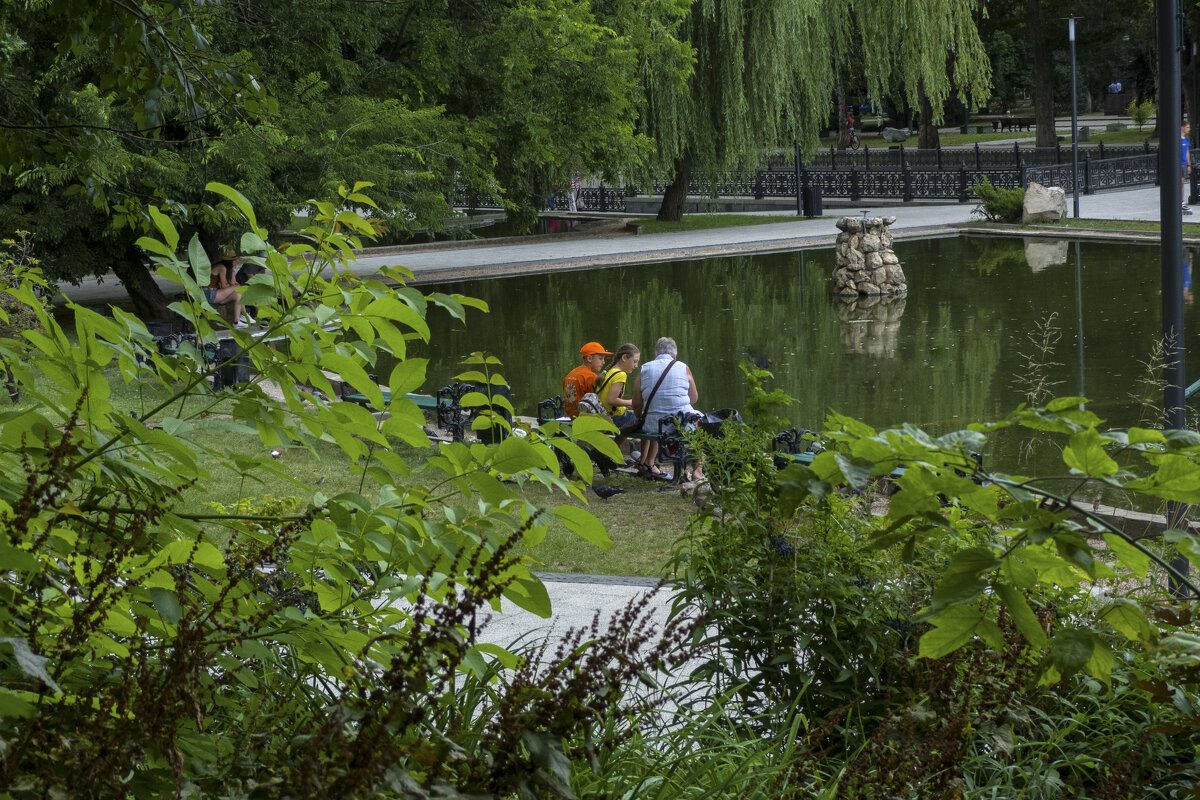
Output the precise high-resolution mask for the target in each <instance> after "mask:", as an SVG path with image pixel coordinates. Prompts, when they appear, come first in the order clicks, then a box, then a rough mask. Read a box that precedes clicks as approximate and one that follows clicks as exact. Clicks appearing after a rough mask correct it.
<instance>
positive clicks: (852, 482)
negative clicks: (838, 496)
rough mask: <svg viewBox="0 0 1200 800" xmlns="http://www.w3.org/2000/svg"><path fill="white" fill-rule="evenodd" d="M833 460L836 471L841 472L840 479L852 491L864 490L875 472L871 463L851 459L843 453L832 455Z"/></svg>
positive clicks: (859, 459)
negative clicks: (843, 480) (842, 478)
mask: <svg viewBox="0 0 1200 800" xmlns="http://www.w3.org/2000/svg"><path fill="white" fill-rule="evenodd" d="M834 459H835V460H836V461H837V465H838V469H840V470H841V471H842V477H844V478H845V479H846V483H847V485H849V486H851V487H852V488H854V489H864V488H866V485H867V481H869V480H871V476H872V475H873V474H874V472H875V464H874V463H873V462H871V461H866V460H864V459H861V458H851V457H850V456H848V455H846V454H844V453H836V454H834Z"/></svg>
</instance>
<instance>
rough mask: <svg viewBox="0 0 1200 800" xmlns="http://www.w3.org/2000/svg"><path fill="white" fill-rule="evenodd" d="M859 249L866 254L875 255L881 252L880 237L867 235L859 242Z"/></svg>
mask: <svg viewBox="0 0 1200 800" xmlns="http://www.w3.org/2000/svg"><path fill="white" fill-rule="evenodd" d="M858 249H859V250H862V251H863V252H864V253H874V252H877V251H878V250H879V237H878V236H875V235H874V234H870V233H868V234H866V235H864V236H863V237H862V238H860V239H859V240H858Z"/></svg>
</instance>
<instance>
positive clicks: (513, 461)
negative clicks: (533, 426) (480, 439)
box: [491, 436, 547, 475]
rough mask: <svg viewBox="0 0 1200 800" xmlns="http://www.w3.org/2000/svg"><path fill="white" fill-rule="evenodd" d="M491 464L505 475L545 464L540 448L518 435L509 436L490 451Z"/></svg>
mask: <svg viewBox="0 0 1200 800" xmlns="http://www.w3.org/2000/svg"><path fill="white" fill-rule="evenodd" d="M491 466H492V467H494V468H495V469H497V470H499V471H500V472H502V473H504V474H506V475H514V474H516V473H518V472H523V471H525V470H528V469H536V468H538V467H545V466H547V464H546V456H545V454H544V452H543V451H542V450H539V449H538V448H537V447H534V446H533V445H532V444H531V443H529V442H528V441H527V440H525V439H522V438H520V437H518V436H509V437H508V438H507V439H505V440H504V441H503V442H501V443H500V444H499V445H497V446H496V448H495V450H494V451H493V452H492V459H491Z"/></svg>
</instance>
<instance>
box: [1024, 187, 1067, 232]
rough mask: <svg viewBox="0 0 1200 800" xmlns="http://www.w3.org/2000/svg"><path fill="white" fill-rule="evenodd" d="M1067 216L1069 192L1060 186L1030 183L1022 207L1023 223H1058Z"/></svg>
mask: <svg viewBox="0 0 1200 800" xmlns="http://www.w3.org/2000/svg"><path fill="white" fill-rule="evenodd" d="M1066 215H1067V192H1066V190H1065V189H1063V188H1062V187H1059V186H1042V185H1041V184H1040V183H1034V182H1033V181H1030V182H1029V188H1027V189H1026V190H1025V202H1024V203H1022V205H1021V222H1022V223H1027V222H1058V221H1059V220H1060V219H1062V218H1063V217H1065V216H1066Z"/></svg>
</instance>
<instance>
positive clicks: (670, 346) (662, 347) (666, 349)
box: [654, 336, 679, 358]
mask: <svg viewBox="0 0 1200 800" xmlns="http://www.w3.org/2000/svg"><path fill="white" fill-rule="evenodd" d="M663 353H666V354H667V355H669V356H670V357H671V358H678V357H679V345H677V344H675V340H674V339H672V338H671V337H670V336H664V337H662V338H661V339H659V340H658V341H657V342H655V343H654V355H656V356H661V355H662V354H663Z"/></svg>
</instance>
